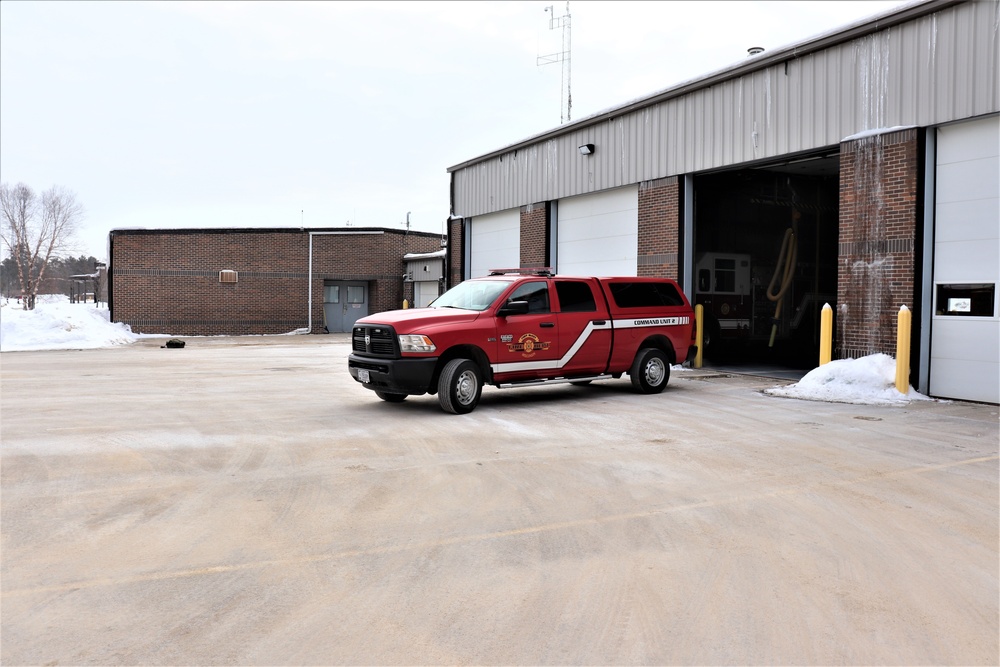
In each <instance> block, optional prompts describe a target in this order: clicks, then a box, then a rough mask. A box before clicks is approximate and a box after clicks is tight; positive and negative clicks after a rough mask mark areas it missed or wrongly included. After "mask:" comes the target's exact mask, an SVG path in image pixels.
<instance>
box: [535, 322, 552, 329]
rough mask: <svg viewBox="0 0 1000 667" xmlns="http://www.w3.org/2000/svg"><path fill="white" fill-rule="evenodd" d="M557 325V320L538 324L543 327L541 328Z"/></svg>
mask: <svg viewBox="0 0 1000 667" xmlns="http://www.w3.org/2000/svg"><path fill="white" fill-rule="evenodd" d="M555 325H556V323H555V322H542V323H541V324H539V325H538V326H540V327H541V328H543V329H551V328H552V327H554V326H555Z"/></svg>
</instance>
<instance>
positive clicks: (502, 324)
mask: <svg viewBox="0 0 1000 667" xmlns="http://www.w3.org/2000/svg"><path fill="white" fill-rule="evenodd" d="M510 301H527V302H528V312H527V314H524V315H508V316H507V317H498V318H497V342H498V344H497V365H496V368H494V375H500V376H502V377H500V378H498V379H501V380H515V379H525V378H534V377H543V376H548V377H551V375H552V369H554V368H556V367H557V366H558V362H559V338H558V336H559V331H558V327H557V321H556V316H555V314H554V313H553V312H552V308H551V299H550V297H549V282H548V281H547V280H532V281H530V282H526V283H522V284H521V285H519V286H518V287H517V288H516V289H515V290H514V291H513V292H511V293H510V295H509V296H508V297H507V298H506V299H505V302H510Z"/></svg>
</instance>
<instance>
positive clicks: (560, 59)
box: [536, 0, 573, 125]
mask: <svg viewBox="0 0 1000 667" xmlns="http://www.w3.org/2000/svg"><path fill="white" fill-rule="evenodd" d="M545 11H547V12H548V13H549V30H555V29H556V28H562V51H558V52H556V53H550V54H548V55H545V56H538V59H537V62H536V65H537V66H538V67H541V66H542V65H551V64H552V63H562V81H561V93H560V98H559V123H560V125H561V124H562V123H568V122H569V121H570V115H571V111H572V109H573V92H572V89H571V86H570V75H571V73H572V69H571V66H570V65H571V58H570V54H571V51H572V45H571V35H570V28H571V20H570V15H569V0H566V13H565V14H564V15H562V16H556V15H555V10H554V8H553V6H552V5H549V6H548V7H546V8H545ZM564 111H565V115H564V114H563V112H564Z"/></svg>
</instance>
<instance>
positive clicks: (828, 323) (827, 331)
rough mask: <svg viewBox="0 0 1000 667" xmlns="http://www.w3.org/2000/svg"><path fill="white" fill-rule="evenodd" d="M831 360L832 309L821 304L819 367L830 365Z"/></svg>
mask: <svg viewBox="0 0 1000 667" xmlns="http://www.w3.org/2000/svg"><path fill="white" fill-rule="evenodd" d="M831 358H833V308H831V307H830V304H828V303H826V304H823V311H822V312H821V313H820V316H819V365H820V366H822V365H823V364H828V363H830V359H831Z"/></svg>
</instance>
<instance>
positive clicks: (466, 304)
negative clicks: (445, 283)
mask: <svg viewBox="0 0 1000 667" xmlns="http://www.w3.org/2000/svg"><path fill="white" fill-rule="evenodd" d="M508 287H510V282H509V281H506V280H466V281H465V282H464V283H459V284H458V285H455V286H454V287H452V288H451V289H450V290H448V291H447V292H445V293H444V294H442V295H441V296H439V297H438V298H436V299H434V301H432V302H431V304H430V307H431V308H464V309H465V310H478V311H480V312H481V311H484V310H486V309H487V308H489V307H490V306H491V305H492V304H493V302H494V301H496V299H497V297H498V296H500V294H501V293H502V292H503V291H504V290H506V289H507V288H508Z"/></svg>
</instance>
